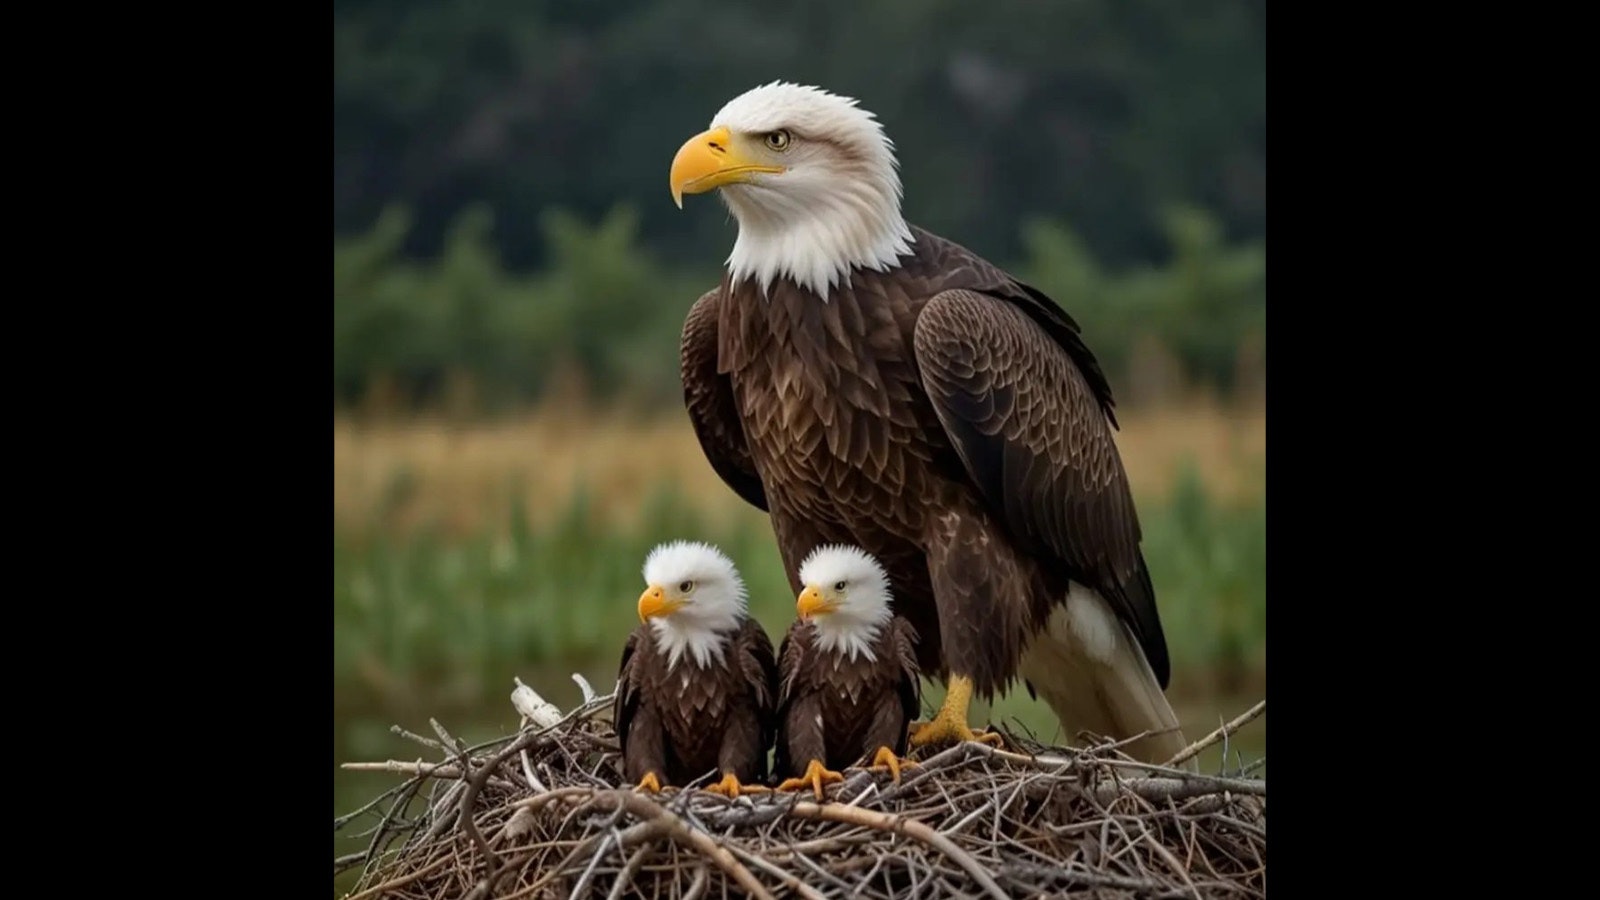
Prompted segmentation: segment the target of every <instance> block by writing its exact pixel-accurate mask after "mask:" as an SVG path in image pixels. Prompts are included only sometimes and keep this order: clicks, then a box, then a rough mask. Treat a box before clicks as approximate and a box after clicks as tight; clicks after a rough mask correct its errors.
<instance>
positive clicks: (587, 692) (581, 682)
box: [572, 672, 598, 703]
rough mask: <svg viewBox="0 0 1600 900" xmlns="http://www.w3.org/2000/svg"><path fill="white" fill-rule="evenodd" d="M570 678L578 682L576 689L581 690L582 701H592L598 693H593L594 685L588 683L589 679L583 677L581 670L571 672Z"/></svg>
mask: <svg viewBox="0 0 1600 900" xmlns="http://www.w3.org/2000/svg"><path fill="white" fill-rule="evenodd" d="M572 680H573V681H576V682H577V683H578V690H580V691H583V702H584V703H593V702H594V700H595V697H597V696H598V695H597V694H595V692H594V687H593V686H592V685H590V684H589V679H587V678H584V677H583V673H581V672H573V673H572Z"/></svg>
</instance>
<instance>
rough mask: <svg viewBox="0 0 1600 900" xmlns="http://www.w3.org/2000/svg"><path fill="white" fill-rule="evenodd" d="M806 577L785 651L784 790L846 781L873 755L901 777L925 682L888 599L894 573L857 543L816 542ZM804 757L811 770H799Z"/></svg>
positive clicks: (778, 765) (912, 641)
mask: <svg viewBox="0 0 1600 900" xmlns="http://www.w3.org/2000/svg"><path fill="white" fill-rule="evenodd" d="M800 581H801V583H802V584H804V585H805V588H804V589H803V590H801V592H800V597H799V599H798V600H797V601H796V603H795V607H796V609H797V611H798V612H799V614H800V618H799V620H797V621H796V622H794V624H792V625H790V626H789V631H788V633H787V634H786V635H784V638H783V644H782V646H781V647H780V648H779V650H778V721H777V726H778V733H777V750H776V753H775V754H774V764H773V768H774V769H776V770H777V772H778V774H779V775H780V776H789V777H788V779H787V780H786V781H784V782H783V783H781V784H779V785H778V790H780V791H790V790H797V789H800V788H804V787H807V786H809V787H811V788H812V790H813V791H814V792H815V793H816V796H817V799H818V800H821V799H822V786H823V785H824V784H826V783H829V782H833V781H842V780H843V779H844V774H843V773H842V772H839V771H838V770H839V769H842V768H844V767H845V766H849V765H852V764H855V763H857V762H860V761H863V760H867V759H868V758H869V757H870V763H869V764H870V765H872V766H874V767H876V766H883V767H884V768H886V769H888V770H889V774H890V776H891V777H892V778H893V779H894V781H895V782H896V783H898V782H899V781H900V757H902V756H904V755H905V752H906V728H907V726H909V725H910V724H911V720H912V719H915V718H916V716H917V708H918V704H919V703H920V702H921V685H920V683H919V680H918V679H919V672H918V669H917V656H916V641H917V638H916V633H915V632H914V631H913V630H912V628H911V625H910V624H909V623H907V622H906V620H905V619H903V618H901V617H899V616H896V615H895V614H894V610H893V609H892V608H891V607H890V603H891V592H890V588H889V577H888V574H887V573H885V572H884V571H883V567H882V566H880V565H879V564H878V561H877V560H875V559H873V558H872V557H871V556H869V555H868V554H866V553H864V552H862V551H861V549H860V548H859V547H846V546H827V547H818V548H817V549H816V550H815V551H813V552H812V554H811V555H810V556H809V557H807V558H806V561H805V562H804V563H802V564H801V565H800ZM801 766H805V770H804V771H803V772H802V771H801V770H800V767H801Z"/></svg>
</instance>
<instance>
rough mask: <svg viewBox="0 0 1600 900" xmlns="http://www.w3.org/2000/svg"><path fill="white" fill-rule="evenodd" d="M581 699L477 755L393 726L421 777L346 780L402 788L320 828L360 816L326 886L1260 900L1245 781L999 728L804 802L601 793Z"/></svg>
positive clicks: (1259, 842) (614, 778)
mask: <svg viewBox="0 0 1600 900" xmlns="http://www.w3.org/2000/svg"><path fill="white" fill-rule="evenodd" d="M519 685H520V682H519ZM584 688H585V693H586V694H588V695H590V699H588V700H586V701H585V702H584V704H583V705H582V706H580V707H578V708H577V709H574V710H573V711H572V712H571V713H570V714H567V715H565V716H560V717H559V718H557V716H555V715H548V714H549V713H551V712H556V713H559V711H555V710H553V708H551V707H549V706H548V704H543V709H542V710H540V711H539V712H541V713H543V715H535V717H534V720H533V722H531V723H530V722H529V721H528V719H527V718H524V725H523V727H522V728H521V729H520V730H519V731H518V733H516V734H513V735H508V736H506V737H502V738H499V739H497V740H494V741H490V742H488V743H486V744H483V745H480V746H478V747H466V746H464V745H463V744H461V743H460V742H458V741H456V740H455V739H453V738H451V737H450V735H449V734H448V732H446V731H445V730H444V728H443V727H441V726H440V725H439V724H438V723H437V722H434V723H433V725H434V729H435V731H437V732H438V733H439V736H440V738H441V739H442V742H438V741H433V740H432V739H429V738H423V737H421V736H418V735H415V734H410V733H408V732H405V731H403V730H402V729H399V728H398V727H396V728H395V729H394V730H395V731H396V733H398V734H402V735H404V736H405V737H408V738H411V739H412V740H415V741H418V742H420V743H423V744H425V745H428V746H429V747H430V749H431V751H432V752H433V753H435V754H437V755H439V756H440V757H441V758H440V760H439V761H438V762H433V763H429V762H422V761H418V762H400V761H394V760H391V761H388V762H382V763H347V764H346V766H345V767H346V768H355V769H365V770H381V771H392V772H395V773H396V774H399V775H406V776H408V777H407V778H406V779H405V780H404V781H403V782H402V783H400V784H398V785H396V786H395V787H393V788H391V789H390V790H388V791H386V792H384V793H383V794H382V795H380V796H379V797H377V798H375V799H374V800H373V801H372V802H370V803H369V804H367V805H366V806H365V807H363V808H362V809H359V810H356V811H354V812H352V813H349V814H347V815H344V816H341V817H340V818H339V819H336V820H335V822H334V828H335V830H338V829H342V828H349V827H351V826H352V825H353V824H356V823H358V822H360V821H361V820H363V819H366V820H371V827H370V828H368V829H365V830H364V833H368V834H370V835H371V842H370V844H369V846H368V849H367V850H366V851H363V852H360V853H353V854H350V855H348V856H345V857H341V858H340V859H337V860H335V862H334V872H335V874H338V873H339V872H341V871H343V870H345V869H349V868H351V867H356V866H359V867H361V869H362V872H361V876H360V878H359V880H358V881H357V884H356V887H355V889H354V891H353V892H352V893H351V894H350V895H349V897H348V900H368V898H377V897H385V898H418V900H423V898H426V900H440V898H461V897H470V898H477V900H488V898H490V897H493V898H498V900H512V898H521V897H531V898H540V900H543V898H568V897H605V898H609V900H615V898H622V897H660V898H678V897H682V898H704V897H725V896H745V897H760V898H767V897H787V896H798V897H804V898H822V897H829V898H832V897H864V898H907V897H933V898H943V897H958V896H961V897H982V896H989V897H996V898H1008V897H1037V896H1060V895H1064V894H1066V895H1072V896H1091V897H1140V898H1145V897H1168V896H1171V897H1264V896H1266V880H1267V879H1266V858H1267V831H1266V829H1267V822H1266V781H1265V780H1264V779H1260V778H1253V777H1248V769H1249V768H1254V766H1252V767H1247V770H1245V771H1242V772H1240V773H1237V774H1235V775H1233V776H1223V775H1202V774H1199V773H1196V772H1192V771H1186V770H1184V769H1179V768H1174V767H1170V766H1152V765H1148V764H1144V763H1139V762H1136V761H1134V760H1132V759H1131V758H1130V757H1128V756H1126V755H1125V754H1123V753H1121V752H1120V751H1119V750H1118V749H1117V746H1118V745H1117V744H1115V743H1111V742H1101V743H1098V744H1093V745H1091V746H1088V747H1087V748H1082V749H1076V750H1073V749H1067V748H1061V747H1046V746H1043V745H1041V744H1039V743H1037V742H1035V741H1034V740H1032V739H1031V738H1030V737H1028V736H1025V735H1019V734H1015V733H1012V732H1009V731H1002V734H1003V736H1004V737H1005V739H1006V747H1005V749H1002V750H996V749H994V748H990V747H987V746H984V745H982V744H977V743H968V744H960V745H957V746H955V747H951V748H949V749H946V750H943V751H941V752H937V753H923V754H919V753H917V752H913V753H912V755H911V758H912V759H913V760H916V761H917V763H918V764H917V765H916V766H915V767H911V768H907V769H905V770H904V774H903V777H902V781H901V784H899V785H898V786H896V785H894V784H893V783H892V782H891V780H890V778H889V776H888V775H887V774H886V773H883V772H881V771H868V770H864V769H846V770H845V773H844V774H845V776H846V777H845V781H844V782H843V783H842V784H831V785H828V786H827V789H826V794H825V800H824V801H823V802H818V801H817V799H816V797H815V796H814V795H813V794H812V793H811V792H810V791H803V792H800V793H782V794H777V793H763V794H756V795H753V796H744V797H740V798H737V799H734V800H729V799H728V798H726V797H723V796H720V795H717V794H712V793H709V792H706V791H704V790H698V789H695V787H691V788H690V789H686V790H678V789H674V788H668V789H667V790H666V791H665V792H664V793H663V794H661V795H660V796H656V797H652V796H650V795H647V794H643V793H640V792H637V791H635V790H633V789H632V788H631V786H630V785H629V784H628V783H627V782H626V781H625V780H624V778H623V776H622V772H621V768H620V757H619V753H618V750H617V740H616V735H615V733H614V732H613V731H612V728H611V724H610V722H609V721H607V719H608V714H609V711H610V701H611V698H610V697H609V696H601V697H595V696H592V693H591V692H590V691H589V689H588V686H587V685H586V684H585V685H584ZM518 690H519V692H522V691H527V689H526V688H525V687H519V689H518ZM527 693H528V694H529V695H532V692H531V691H527ZM533 696H534V697H536V696H537V695H533ZM514 699H519V698H517V697H516V695H514ZM525 699H526V697H523V698H521V699H520V700H519V702H518V707H519V709H522V710H523V712H524V714H525V716H526V715H527V713H528V712H529V706H528V704H526V703H524V702H521V700H525ZM539 703H540V704H542V703H543V702H542V701H539ZM1264 708H1265V703H1264V702H1263V703H1261V704H1257V706H1256V707H1255V708H1254V709H1252V710H1251V711H1250V712H1249V713H1246V714H1245V715H1243V716H1241V717H1240V718H1239V719H1236V720H1235V721H1234V722H1232V723H1229V724H1228V725H1225V726H1224V727H1223V728H1221V729H1218V731H1217V732H1214V733H1213V734H1212V735H1210V736H1208V737H1207V738H1206V739H1204V740H1202V741H1197V742H1196V743H1195V745H1192V746H1191V751H1192V752H1193V753H1198V751H1199V749H1201V748H1203V747H1205V746H1209V745H1210V744H1211V743H1215V742H1216V741H1217V740H1220V739H1225V738H1226V737H1227V735H1228V734H1230V733H1232V732H1234V731H1237V730H1238V727H1239V725H1241V724H1243V723H1244V722H1247V721H1248V720H1249V719H1251V718H1254V717H1255V716H1256V715H1258V714H1259V713H1260V712H1261V711H1262V710H1263V709H1264ZM446 748H454V749H446ZM1191 755H1192V754H1191ZM464 762H465V767H464V766H463V763H464ZM1257 765H1259V763H1257ZM706 780H707V781H709V780H712V778H711V777H710V773H708V778H707V779H706ZM463 808H465V809H466V810H467V811H468V814H467V815H466V816H465V817H463V816H462V815H461V814H460V813H461V811H462V809H463Z"/></svg>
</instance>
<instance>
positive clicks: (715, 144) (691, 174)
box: [671, 127, 783, 209]
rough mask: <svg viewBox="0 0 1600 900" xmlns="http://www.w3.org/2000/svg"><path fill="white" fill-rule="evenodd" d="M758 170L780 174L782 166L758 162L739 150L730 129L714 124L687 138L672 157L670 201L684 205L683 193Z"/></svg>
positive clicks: (745, 178)
mask: <svg viewBox="0 0 1600 900" xmlns="http://www.w3.org/2000/svg"><path fill="white" fill-rule="evenodd" d="M758 172H765V173H767V174H779V173H781V172H783V167H782V166H771V165H766V164H764V163H760V162H757V161H756V160H754V159H751V158H749V157H747V156H745V155H744V154H742V153H740V152H739V148H738V147H736V146H735V145H734V139H733V132H731V131H729V130H728V129H727V128H726V127H720V128H713V129H711V130H710V131H706V132H702V133H700V134H697V135H695V136H694V137H692V138H689V140H688V141H687V142H685V143H684V145H683V146H682V147H679V148H678V155H677V156H674V157H673V158H672V175H671V184H672V202H673V203H676V204H677V205H678V208H679V209H683V195H684V194H703V193H705V192H706V191H709V190H712V189H713V188H719V187H722V186H723V185H725V184H738V183H739V182H742V181H749V180H750V176H751V175H754V174H756V173H758Z"/></svg>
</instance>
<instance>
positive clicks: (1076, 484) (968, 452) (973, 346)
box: [915, 291, 1169, 688]
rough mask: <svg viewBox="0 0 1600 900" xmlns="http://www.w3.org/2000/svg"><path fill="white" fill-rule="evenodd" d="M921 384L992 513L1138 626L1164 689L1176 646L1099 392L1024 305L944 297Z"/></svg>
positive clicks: (921, 343)
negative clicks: (1170, 646) (1170, 644)
mask: <svg viewBox="0 0 1600 900" xmlns="http://www.w3.org/2000/svg"><path fill="white" fill-rule="evenodd" d="M915 346H916V357H917V364H918V367H919V368H920V370H921V374H922V381H923V385H924V387H925V388H926V390H927V392H928V396H929V398H930V400H931V401H932V403H933V406H934V410H935V412H936V413H937V414H938V417H939V421H940V422H941V423H942V424H943V425H944V429H945V432H946V433H947V434H948V435H949V437H950V440H951V443H952V444H953V445H954V446H955V448H956V451H957V453H958V454H959V455H960V457H961V460H962V462H963V463H964V464H965V466H966V469H967V472H968V474H969V475H970V476H971V477H972V479H973V482H974V484H975V485H976V486H977V487H978V489H979V491H980V492H981V493H982V495H983V496H984V498H985V499H986V501H987V503H988V505H989V508H990V509H991V510H994V512H995V514H996V515H997V516H998V517H999V518H1000V519H1001V520H1002V521H1004V522H1005V523H1006V525H1007V527H1008V528H1009V529H1010V530H1011V531H1012V532H1013V534H1015V535H1016V536H1017V537H1018V538H1019V539H1020V540H1021V541H1022V542H1023V546H1024V547H1026V548H1027V549H1029V550H1030V551H1031V552H1034V553H1044V554H1045V555H1047V556H1053V557H1055V559H1056V560H1058V561H1059V562H1060V563H1062V564H1064V565H1065V566H1066V567H1067V568H1068V569H1069V570H1071V572H1072V573H1073V577H1074V578H1075V579H1077V580H1079V581H1081V582H1083V583H1085V584H1086V585H1087V586H1089V587H1092V588H1094V589H1095V590H1097V591H1099V592H1100V593H1101V595H1102V596H1104V597H1105V598H1106V600H1107V601H1108V602H1110V603H1111V604H1112V606H1113V608H1115V609H1116V610H1117V611H1118V614H1119V615H1120V616H1121V617H1122V618H1123V619H1124V620H1125V621H1127V622H1128V623H1129V625H1130V627H1131V628H1132V629H1133V632H1134V634H1135V635H1136V636H1137V637H1138V639H1139V642H1140V644H1141V646H1142V647H1143V648H1144V652H1145V656H1146V658H1147V659H1148V660H1149V662H1150V667H1151V669H1152V670H1153V671H1154V672H1155V675H1156V678H1157V680H1158V681H1159V682H1160V683H1161V686H1162V687H1163V688H1164V687H1166V685H1167V680H1168V677H1169V663H1168V658H1167V647H1166V638H1165V635H1164V634H1163V633H1162V629H1161V620H1160V617H1159V615H1158V613H1157V610H1156V605H1155V591H1154V589H1153V588H1152V586H1151V584H1150V575H1149V572H1148V571H1147V570H1146V568H1145V563H1144V558H1143V555H1142V554H1141V552H1140V550H1139V541H1140V530H1139V521H1138V517H1137V515H1136V513H1135V511H1134V505H1133V496H1132V493H1131V491H1130V490H1129V486H1128V479H1127V475H1126V473H1125V472H1124V471H1123V468H1122V460H1121V457H1119V456H1118V454H1117V448H1116V445H1115V444H1114V443H1113V441H1112V436H1111V425H1110V423H1109V422H1108V421H1107V409H1106V407H1105V406H1103V405H1102V403H1101V399H1102V398H1100V397H1098V396H1096V395H1097V394H1098V393H1100V392H1098V391H1096V390H1093V389H1092V388H1091V386H1090V384H1089V382H1088V381H1087V380H1086V378H1085V376H1084V373H1083V372H1082V371H1080V370H1079V368H1078V366H1077V365H1075V364H1074V362H1073V360H1072V358H1071V357H1070V356H1069V355H1068V353H1067V351H1066V349H1065V348H1064V347H1063V346H1062V345H1061V344H1059V343H1058V342H1057V341H1055V340H1053V339H1052V337H1051V336H1050V335H1049V334H1047V333H1046V332H1045V330H1044V329H1043V327H1041V326H1040V324H1039V323H1038V322H1036V321H1035V320H1034V319H1032V318H1030V317H1029V316H1028V315H1027V314H1026V313H1024V312H1023V311H1022V310H1021V309H1019V308H1018V307H1017V306H1015V305H1013V304H1012V303H1010V302H1007V301H1005V300H1001V299H999V298H997V297H993V296H989V295H986V294H980V293H977V292H974V291H945V292H943V293H940V294H938V295H937V296H935V297H934V298H933V299H932V300H930V301H929V302H928V304H927V306H925V307H924V308H923V310H922V313H921V315H920V316H919V317H918V319H917V324H916V337H915Z"/></svg>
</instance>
